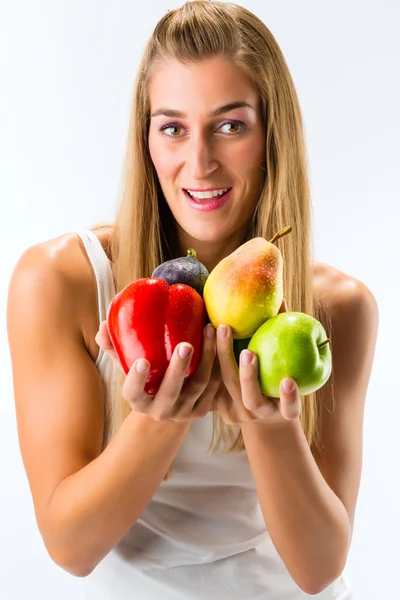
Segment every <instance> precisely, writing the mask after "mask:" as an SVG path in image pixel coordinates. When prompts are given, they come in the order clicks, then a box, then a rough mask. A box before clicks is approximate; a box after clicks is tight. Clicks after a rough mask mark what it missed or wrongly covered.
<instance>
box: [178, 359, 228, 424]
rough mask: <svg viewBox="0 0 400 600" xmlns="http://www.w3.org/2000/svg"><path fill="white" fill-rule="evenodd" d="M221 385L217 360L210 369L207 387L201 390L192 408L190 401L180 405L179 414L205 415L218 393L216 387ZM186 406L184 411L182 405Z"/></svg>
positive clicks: (196, 417) (195, 417)
mask: <svg viewBox="0 0 400 600" xmlns="http://www.w3.org/2000/svg"><path fill="white" fill-rule="evenodd" d="M220 385H221V372H220V368H219V364H218V362H217V361H214V363H213V367H212V370H211V375H210V380H209V382H208V384H207V387H206V388H205V390H204V391H203V392H202V394H201V395H200V397H199V398H198V399H197V400H196V402H195V404H194V406H193V408H192V410H190V408H189V407H190V403H187V404H186V405H183V406H182V413H181V411H179V413H178V414H179V415H181V414H182V416H187V417H188V418H191V419H193V418H194V419H201V418H203V417H205V416H206V415H207V414H208V413H209V412H210V411H211V410H212V408H213V405H214V400H215V397H216V395H217V394H218V389H219V387H220ZM184 406H186V411H185V412H183V410H185V409H184V408H183V407H184Z"/></svg>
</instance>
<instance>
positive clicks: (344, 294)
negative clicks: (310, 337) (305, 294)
mask: <svg viewBox="0 0 400 600" xmlns="http://www.w3.org/2000/svg"><path fill="white" fill-rule="evenodd" d="M313 269H314V294H315V297H316V298H317V299H318V300H319V301H320V302H321V303H322V304H324V305H325V306H326V307H327V308H328V310H329V314H330V316H331V318H332V320H335V319H341V320H342V319H344V318H346V316H347V317H351V316H352V313H353V312H354V311H355V310H359V309H360V308H361V307H363V306H364V307H365V310H367V311H371V313H376V314H378V305H377V301H376V299H375V296H374V295H373V293H372V291H371V290H370V289H369V287H368V286H367V285H366V284H365V283H364V282H362V281H361V280H360V279H357V278H356V277H354V276H352V275H349V274H348V273H345V272H343V271H340V270H339V269H337V268H336V267H334V266H332V265H328V264H327V263H323V262H317V261H315V262H313Z"/></svg>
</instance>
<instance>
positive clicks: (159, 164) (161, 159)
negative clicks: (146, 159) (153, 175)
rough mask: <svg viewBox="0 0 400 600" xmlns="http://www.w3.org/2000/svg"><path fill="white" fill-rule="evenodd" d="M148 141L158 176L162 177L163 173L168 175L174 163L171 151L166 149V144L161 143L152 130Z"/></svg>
mask: <svg viewBox="0 0 400 600" xmlns="http://www.w3.org/2000/svg"><path fill="white" fill-rule="evenodd" d="M148 142H149V152H150V157H151V160H152V162H153V164H154V167H155V169H156V171H157V174H158V176H159V177H160V178H161V177H162V176H163V175H168V172H169V171H171V168H172V164H171V159H170V157H169V153H168V152H166V151H165V144H161V143H159V141H158V140H157V137H156V135H155V134H154V133H152V132H151V131H150V133H149V137H148Z"/></svg>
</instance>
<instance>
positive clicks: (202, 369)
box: [95, 321, 221, 422]
mask: <svg viewBox="0 0 400 600" xmlns="http://www.w3.org/2000/svg"><path fill="white" fill-rule="evenodd" d="M206 331H211V334H212V337H211V338H208V337H207V336H206ZM95 340H96V343H97V344H98V345H99V346H100V347H101V348H102V349H103V350H104V352H105V353H106V354H107V355H108V356H109V357H110V358H111V359H112V361H113V362H114V363H115V364H116V365H117V367H118V368H119V369H121V371H122V372H123V369H122V365H121V363H120V361H119V358H118V355H117V353H116V352H115V350H114V348H113V345H112V342H111V340H110V337H109V334H108V329H107V322H106V321H102V322H101V323H100V327H99V331H98V332H97V334H96V337H95ZM180 346H189V347H190V348H191V353H190V354H189V356H188V357H187V358H181V357H180V356H179V354H178V349H179V347H180ZM192 355H193V347H192V345H191V344H188V343H186V342H184V343H181V344H178V345H177V346H176V348H175V351H174V353H173V355H172V358H171V361H170V364H169V365H168V368H167V370H166V372H165V374H164V378H163V380H162V382H161V386H160V388H159V390H158V392H157V393H156V394H153V395H150V394H147V392H146V391H145V390H144V384H145V382H146V379H147V376H148V372H149V368H150V364H149V361H147V360H146V359H140V361H143V362H144V364H145V365H146V370H145V371H144V372H142V373H139V372H137V371H136V368H135V365H136V364H137V363H138V361H136V362H135V363H133V365H132V367H131V368H130V370H129V372H128V374H127V376H126V379H125V381H124V384H123V387H122V396H123V398H124V399H125V400H126V401H127V402H128V403H129V405H130V406H131V407H132V409H133V410H135V411H137V412H141V413H143V414H146V415H148V416H150V417H152V418H153V419H154V420H155V421H159V422H161V421H178V422H182V421H192V420H195V419H200V418H202V417H204V416H205V415H206V414H207V413H208V412H209V411H210V410H212V405H213V403H214V397H215V394H216V392H217V390H218V387H219V385H220V382H221V375H220V371H219V365H218V361H217V360H215V358H216V341H215V329H214V327H212V325H208V326H206V327H204V342H203V349H202V355H201V357H200V361H199V364H198V366H197V369H196V371H195V372H194V373H193V375H192V376H191V377H190V379H188V380H186V381H185V373H186V372H187V370H188V368H189V365H190V360H191V357H192Z"/></svg>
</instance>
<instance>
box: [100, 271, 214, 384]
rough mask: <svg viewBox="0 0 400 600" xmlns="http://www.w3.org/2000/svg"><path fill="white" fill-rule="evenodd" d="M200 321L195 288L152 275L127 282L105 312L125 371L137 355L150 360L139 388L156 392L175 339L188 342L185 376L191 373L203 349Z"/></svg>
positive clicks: (200, 308) (203, 317) (202, 308)
mask: <svg viewBox="0 0 400 600" xmlns="http://www.w3.org/2000/svg"><path fill="white" fill-rule="evenodd" d="M205 322H206V308H205V304H204V300H203V298H202V297H201V296H200V294H199V293H198V292H197V291H196V290H195V289H193V288H192V287H190V286H188V285H186V284H183V283H176V284H174V285H169V284H168V283H167V282H166V281H164V280H163V279H156V278H151V277H146V278H142V279H137V280H136V281H133V282H132V283H130V284H129V285H127V286H126V287H125V288H124V289H123V290H121V291H120V292H119V293H118V294H116V296H115V297H114V298H113V300H112V301H111V303H110V305H109V307H108V311H107V328H108V332H109V336H110V339H111V341H112V344H113V346H114V349H115V351H116V353H117V356H118V358H119V360H120V363H121V366H122V368H123V370H124V372H125V375H126V374H127V373H128V371H129V369H130V368H131V366H132V364H133V363H134V362H135V360H136V359H138V358H146V359H147V360H148V361H149V362H150V371H149V374H148V377H147V380H146V383H145V386H144V389H145V390H146V392H147V393H148V394H156V392H157V391H158V389H159V387H160V385H161V382H162V379H163V377H164V373H165V371H166V370H167V367H168V365H169V362H170V360H171V357H172V354H173V352H174V349H175V346H176V345H177V344H179V343H180V342H189V343H190V344H192V346H193V355H192V360H191V362H190V365H189V368H188V371H187V372H186V378H188V377H190V376H191V375H192V374H193V373H194V371H195V370H196V368H197V366H198V363H199V360H200V355H201V351H202V345H203V328H204V326H205Z"/></svg>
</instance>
